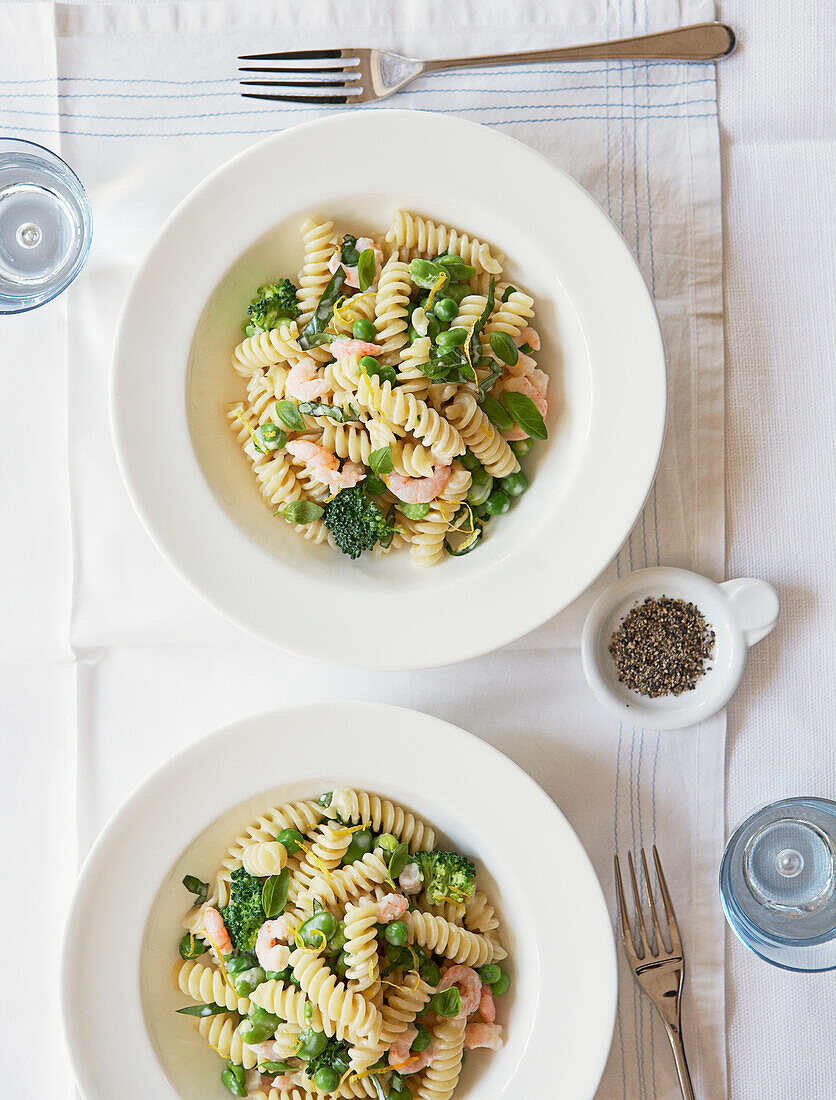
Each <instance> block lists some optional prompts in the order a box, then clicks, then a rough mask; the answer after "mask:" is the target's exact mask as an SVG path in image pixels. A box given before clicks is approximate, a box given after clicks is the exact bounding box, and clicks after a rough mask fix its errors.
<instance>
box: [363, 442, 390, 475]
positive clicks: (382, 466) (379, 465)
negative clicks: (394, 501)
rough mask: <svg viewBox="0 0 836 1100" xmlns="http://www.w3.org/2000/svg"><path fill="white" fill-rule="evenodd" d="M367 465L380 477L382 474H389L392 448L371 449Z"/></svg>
mask: <svg viewBox="0 0 836 1100" xmlns="http://www.w3.org/2000/svg"><path fill="white" fill-rule="evenodd" d="M369 466H370V467H371V469H372V470H373V471H374V473H376V474H377V475H378V477H380V476H381V475H382V474H391V472H392V470H393V468H394V467H393V465H392V448H391V447H388V446H387V447H380V448H379V449H378V450H376V451H372V453H371V454H370V455H369Z"/></svg>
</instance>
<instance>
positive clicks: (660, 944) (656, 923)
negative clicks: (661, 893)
mask: <svg viewBox="0 0 836 1100" xmlns="http://www.w3.org/2000/svg"><path fill="white" fill-rule="evenodd" d="M641 857H642V871H643V872H644V883H645V886H646V887H647V900H648V901H649V902H650V915H651V917H652V918H653V932H654V934H655V936H656V948H657V950H658V951H659V953H660V954H661V953H662V952H663V951H666V950H667V948H666V947H665V941H664V940H663V939H662V929H661V927H660V926H659V914H658V913H657V912H656V899H655V898H654V896H653V883H652V880H651V878H650V871H649V870H648V868H647V856H646V855H645V854H644V848H642V850H641Z"/></svg>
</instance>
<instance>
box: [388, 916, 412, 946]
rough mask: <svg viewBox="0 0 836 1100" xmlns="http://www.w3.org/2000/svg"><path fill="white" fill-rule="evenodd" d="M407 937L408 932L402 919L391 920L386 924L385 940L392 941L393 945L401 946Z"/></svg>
mask: <svg viewBox="0 0 836 1100" xmlns="http://www.w3.org/2000/svg"><path fill="white" fill-rule="evenodd" d="M408 939H409V932H408V931H407V928H406V925H405V924H404V922H403V921H402V920H395V921H392V923H391V924H387V926H386V941H387V943H392V944H394V945H395V947H403V945H404V944H405V943H406V941H407V940H408Z"/></svg>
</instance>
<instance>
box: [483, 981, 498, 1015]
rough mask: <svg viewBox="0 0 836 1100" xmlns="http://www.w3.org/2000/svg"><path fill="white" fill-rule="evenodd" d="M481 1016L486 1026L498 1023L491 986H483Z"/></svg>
mask: <svg viewBox="0 0 836 1100" xmlns="http://www.w3.org/2000/svg"><path fill="white" fill-rule="evenodd" d="M479 1015H480V1016H481V1017H482V1019H483V1020H484V1021H485V1023H486V1024H492V1023H494V1022H495V1021H496V1002H495V1001H494V999H493V990H492V989H491V987H490V986H489V985H486V984H485V985H483V986H482V996H481V997H480V998H479Z"/></svg>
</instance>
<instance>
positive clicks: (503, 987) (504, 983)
mask: <svg viewBox="0 0 836 1100" xmlns="http://www.w3.org/2000/svg"><path fill="white" fill-rule="evenodd" d="M510 984H511V979H510V978H509V977H508V975H507V974H506V973H505V971H504V970H503V971H501V972H500V975H499V977H498V978H497V980H496V981H495V982H492V983H491V989H492V990H493V994H494V996H495V997H501V996H502V994H503V993H507V992H508V986H509V985H510Z"/></svg>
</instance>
